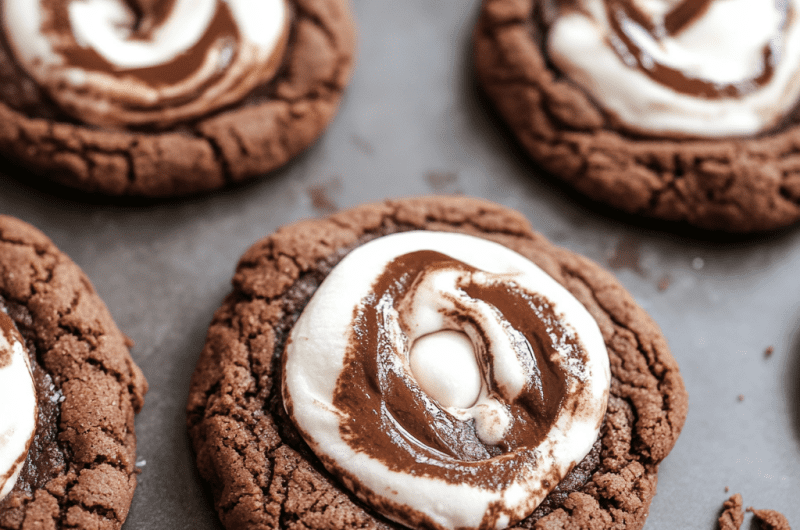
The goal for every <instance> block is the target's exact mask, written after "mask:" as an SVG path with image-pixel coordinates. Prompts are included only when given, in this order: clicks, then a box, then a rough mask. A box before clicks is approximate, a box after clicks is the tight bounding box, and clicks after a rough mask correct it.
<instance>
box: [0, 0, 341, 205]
mask: <svg viewBox="0 0 800 530" xmlns="http://www.w3.org/2000/svg"><path fill="white" fill-rule="evenodd" d="M11 2H13V3H11ZM90 4H91V5H90V6H88V9H84V8H85V7H86V6H84V5H83V3H80V2H76V1H74V0H64V1H63V2H61V1H60V2H51V3H44V2H42V3H39V2H38V0H3V2H2V3H0V11H1V13H0V15H2V16H0V21H7V20H8V19H9V18H10V17H13V16H17V17H19V19H20V20H29V19H32V18H33V19H35V17H34V16H33V15H31V14H30V13H28V12H27V11H26V10H28V11H30V10H32V9H33V8H32V7H30V6H32V5H40V6H41V5H46V6H47V9H48V10H53V13H55V15H54V16H52V17H50V18H53V19H55V20H62V19H63V20H66V18H67V14H66V12H67V11H68V12H69V17H70V18H69V20H70V23H71V24H72V27H74V28H83V30H84V32H83V33H76V32H78V31H79V29H70V26H69V25H68V24H62V26H63V27H61V26H59V25H58V24H57V23H55V24H54V23H52V21H50V19H49V18H48V17H49V16H50V15H52V14H53V13H49V12H46V13H44V14H43V15H41V18H42V19H43V20H44V22H42V23H41V24H40V26H39V27H36V26H34V27H33V28H32V29H30V30H29V31H28V32H27V33H25V31H24V28H23V29H18V28H22V27H23V26H25V24H21V23H20V24H17V23H15V24H14V25H13V26H12V27H14V28H15V31H14V33H13V34H14V35H15V34H16V33H19V36H17V37H15V38H16V39H17V40H18V41H19V43H18V45H17V47H16V48H15V47H14V46H13V45H12V41H13V39H12V38H11V35H12V32H9V31H6V35H5V38H4V39H0V121H2V124H3V125H2V126H0V153H2V154H4V155H5V156H6V157H7V158H8V159H9V160H11V161H12V162H14V163H16V164H19V165H21V166H24V167H27V168H29V169H32V170H34V171H35V172H36V173H37V174H42V175H44V176H46V177H47V178H50V179H52V180H55V181H56V182H58V183H60V184H63V185H66V186H70V187H75V188H78V189H80V190H83V191H87V192H93V193H101V194H108V195H131V196H145V197H168V196H176V195H185V194H190V193H196V192H204V191H209V190H214V189H217V188H220V187H223V186H225V185H227V184H230V183H236V182H240V181H243V180H246V179H249V178H252V177H255V176H258V175H261V174H264V173H266V172H268V171H271V170H273V169H275V168H277V167H279V166H281V165H283V164H285V163H286V162H287V161H289V160H290V159H291V158H292V157H294V156H296V155H297V154H299V153H300V152H301V151H303V150H304V149H306V148H307V147H308V146H309V145H310V144H312V143H313V142H314V141H315V140H316V139H317V137H318V136H319V135H320V134H321V133H322V131H323V129H324V128H325V127H326V126H327V124H328V123H329V122H330V120H331V119H332V118H333V116H334V114H335V112H336V109H337V108H338V105H339V101H340V99H341V97H342V92H343V90H344V88H345V86H346V84H347V82H348V80H349V77H350V72H351V69H352V65H353V54H354V47H355V34H354V25H353V20H352V15H351V12H350V6H349V2H348V0H270V1H269V2H255V3H253V2H252V1H250V0H235V1H233V0H230V1H223V0H202V1H201V2H198V3H196V4H193V3H192V2H191V1H189V0H159V1H155V2H153V1H141V0H139V1H133V0H92V2H90ZM17 5H19V7H15V6H17ZM87 5H88V4H87ZM8 6H11V7H8ZM172 6H178V7H177V8H176V9H179V10H180V13H179V14H180V15H181V16H183V14H187V15H191V16H187V17H186V18H187V21H186V23H182V21H181V20H170V19H169V15H170V13H171V12H170V11H169V9H171V8H172ZM165 8H166V9H167V13H166V14H165V13H164V10H165ZM15 9H16V11H20V12H22V14H21V15H20V14H16V11H15ZM215 9H216V12H215V11H214V10H215ZM255 9H258V10H261V11H263V12H265V13H264V14H263V16H262V13H255V15H254V16H249V14H248V13H249V11H248V10H255ZM59 10H61V11H64V13H61V12H60V11H59ZM150 12H152V13H154V14H148V13H150ZM231 12H232V13H233V15H231ZM74 13H77V14H74ZM143 13H144V14H143ZM215 13H216V14H215ZM276 13H278V14H280V13H283V15H282V18H280V20H283V21H284V25H283V26H275V24H273V23H272V22H273V21H274V20H275V19H276V17H277V16H278V15H277V14H276ZM45 15H48V16H45ZM56 15H57V16H56ZM103 17H106V18H103ZM115 17H116V18H115ZM165 17H166V18H165ZM203 17H205V18H203ZM232 17H233V19H234V20H230V19H231V18H232ZM259 17H261V18H259ZM120 18H121V19H122V22H120V21H119V19H120ZM262 19H263V20H262ZM13 20H16V19H13ZM165 20H166V22H165ZM162 23H163V24H164V26H165V27H166V30H168V31H167V32H166V33H164V34H161V33H158V30H159V28H161V26H160V24H162ZM203 24H206V25H205V26H204V25H203ZM52 26H56V27H55V29H53V27H52ZM176 27H177V28H179V29H178V30H175V31H174V35H172V34H170V33H169V32H171V31H173V30H174V28H176ZM40 28H45V29H46V31H48V32H52V31H60V32H61V33H56V36H57V37H58V38H55V37H54V38H53V39H52V42H51V43H48V42H47V41H41V40H37V41H35V42H34V43H33V44H30V45H28V44H27V41H28V40H30V39H32V38H34V37H36V36H37V33H36V32H37V31H39V32H40V33H42V34H43V33H44V31H40ZM87 28H88V29H87ZM94 28H99V29H98V30H97V31H96V33H93V31H94ZM143 28H144V29H143ZM187 28H188V29H187ZM198 28H199V29H198ZM267 28H269V29H267ZM190 31H195V34H189V33H188V32H190ZM203 31H205V32H206V33H203ZM125 32H128V33H130V35H128V33H125ZM148 32H150V33H148ZM181 32H184V33H181ZM120 34H121V35H122V37H121V38H120ZM31 35H34V37H32V36H31ZM48 35H49V33H48ZM152 35H155V36H156V37H158V38H161V40H157V39H156V37H152V39H153V42H156V44H154V45H153V46H152V48H153V49H152V50H151V49H147V47H146V46H140V45H142V43H145V44H147V43H148V42H149V41H148V39H150V38H151V36H152ZM164 35H166V36H164ZM187 35H189V36H187ZM243 35H244V36H246V37H247V39H248V40H247V41H244V40H243V39H244V38H245V37H243ZM265 35H266V36H265ZM162 37H163V38H162ZM268 37H270V38H271V39H272V40H270V39H269V38H268ZM192 38H193V39H195V40H194V41H192V40H191V39H192ZM104 39H105V40H104ZM115 39H116V40H115ZM232 39H238V47H237V46H236V43H234V44H231V41H232ZM259 39H261V40H263V41H264V42H260V41H259ZM63 41H67V42H69V43H72V45H71V47H70V46H66V45H62V42H63ZM162 41H163V42H162ZM251 41H253V42H251ZM86 42H89V44H90V45H93V46H95V48H89V47H87V46H86ZM242 42H245V44H246V45H247V46H245V45H244V44H242ZM53 43H56V44H57V46H56V44H53ZM176 43H177V44H176ZM181 46H182V47H181ZM259 46H260V47H259ZM61 47H63V48H64V49H63V50H62V49H61ZM50 48H53V49H55V51H56V52H58V53H61V55H60V56H56V55H54V54H53V53H50V52H53V49H50ZM142 48H144V51H142ZM42 49H44V50H49V52H48V53H49V55H48V53H44V52H42V53H41V54H40V55H34V56H31V55H32V54H33V53H36V52H39V51H41V50H42ZM197 49H200V52H202V53H205V55H204V56H201V57H198V55H199V53H196V52H197ZM20 50H24V51H20ZM265 50H266V51H265ZM269 50H272V53H271V54H269V53H268V52H269ZM181 52H183V53H181ZM100 53H103V54H105V55H103V56H102V57H100V56H99V54H100ZM159 54H160V55H159ZM170 54H172V55H170ZM176 54H177V55H176ZM162 56H163V59H162ZM42 57H44V58H45V59H47V60H52V63H53V65H55V66H53V65H48V64H46V66H48V67H49V68H50V69H49V70H47V69H45V70H44V71H43V72H40V71H39V70H41V68H39V65H40V64H41V63H42V62H43V59H42ZM54 57H55V58H54ZM58 57H67V58H68V59H69V61H72V63H69V64H73V63H74V64H77V65H81V67H82V68H83V65H88V66H86V67H85V68H83V69H81V68H72V69H64V68H62V69H61V70H59V67H60V65H59V60H56V59H57V58H58ZM240 59H241V64H240V62H238V61H240ZM115 60H116V61H119V63H115V62H113V61H115ZM159 61H160V62H159ZM248 61H250V62H248ZM60 62H64V61H60ZM109 63H110V64H112V65H114V66H113V67H112V66H109ZM23 65H24V66H23ZM118 65H124V66H125V68H127V69H126V70H122V71H121V73H120V72H119V71H117V70H115V68H116V69H120V68H123V66H118ZM142 65H144V66H142ZM226 68H227V69H226ZM231 72H232V73H231ZM203 76H205V77H203ZM95 77H96V78H97V79H99V81H96V82H95V81H93V80H94V78H95ZM87 79H88V81H87ZM165 80H166V81H165ZM90 82H91V83H94V84H91V83H90ZM108 86H110V87H111V88H107V87H108ZM64 87H66V88H64ZM192 98H194V99H192Z"/></svg>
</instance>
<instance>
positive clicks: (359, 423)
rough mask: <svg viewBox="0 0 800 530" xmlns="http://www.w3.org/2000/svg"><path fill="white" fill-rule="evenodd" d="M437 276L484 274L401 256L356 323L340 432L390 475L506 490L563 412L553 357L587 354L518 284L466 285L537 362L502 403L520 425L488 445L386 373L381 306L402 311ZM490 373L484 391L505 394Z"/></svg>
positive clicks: (405, 380) (453, 263) (342, 380)
mask: <svg viewBox="0 0 800 530" xmlns="http://www.w3.org/2000/svg"><path fill="white" fill-rule="evenodd" d="M436 270H457V271H461V272H467V273H469V272H478V271H477V269H474V268H472V267H470V266H468V265H466V264H464V263H462V262H460V261H457V260H455V259H453V258H450V257H449V256H445V255H443V254H440V253H438V252H435V251H419V252H413V253H410V254H406V255H403V256H400V257H399V258H397V259H395V260H394V261H392V262H391V263H390V264H389V265H388V266H387V268H386V270H385V271H384V273H383V274H382V275H381V276H380V277H379V279H378V280H377V281H376V282H375V284H374V286H373V291H372V293H371V294H370V295H369V296H368V297H367V299H366V300H365V303H364V304H363V307H362V308H361V309H359V310H358V311H357V314H356V315H354V332H353V334H352V337H351V342H350V347H349V351H348V352H347V354H346V358H345V363H344V364H345V368H344V369H343V370H342V373H341V374H340V376H339V379H338V381H337V385H336V390H335V392H334V398H333V404H334V406H335V407H336V408H337V409H339V410H340V411H342V412H343V414H344V417H345V419H343V421H342V422H341V424H340V434H341V435H342V438H343V439H344V440H345V441H346V442H347V443H348V444H349V445H350V446H351V447H352V448H353V449H354V450H356V451H359V452H362V453H366V454H368V455H369V456H370V457H371V458H374V459H376V460H379V461H381V462H383V463H384V464H385V465H386V466H387V467H388V468H389V469H391V470H394V471H398V472H406V473H411V474H413V475H415V476H433V477H437V478H440V479H443V480H446V481H448V482H450V483H455V484H462V483H463V484H470V485H481V486H485V487H490V488H501V487H503V485H505V484H509V483H511V482H512V481H513V480H514V479H515V477H516V476H517V475H518V473H519V470H520V469H521V468H520V466H522V465H526V464H528V463H530V462H532V461H535V459H536V457H535V456H534V453H535V451H536V448H537V446H538V445H539V444H540V443H541V442H542V440H543V439H544V438H545V436H546V435H547V433H548V432H549V431H550V429H551V428H552V426H553V425H554V423H555V420H556V417H557V415H558V414H559V412H560V410H561V408H562V404H563V402H564V399H565V396H566V394H567V383H566V378H567V375H566V374H565V373H564V372H563V371H562V369H561V368H560V366H559V365H557V364H556V363H555V362H553V361H551V359H552V358H558V356H568V357H570V358H571V359H575V360H576V361H578V362H580V360H583V359H585V355H586V354H585V352H584V351H583V348H582V346H581V344H580V342H579V340H577V339H576V338H575V337H573V335H572V334H571V333H569V332H568V331H567V329H566V328H565V327H564V325H563V323H562V322H561V320H560V318H559V317H558V315H556V314H555V313H554V312H553V310H552V307H551V304H550V303H549V302H548V300H547V299H545V298H544V297H542V296H541V295H539V294H536V293H527V292H525V291H524V290H522V289H520V288H519V287H518V286H515V285H514V284H512V283H488V284H481V285H478V284H476V283H470V284H468V285H463V286H460V287H461V288H462V289H463V290H464V292H465V293H466V294H467V295H468V296H470V297H472V298H475V299H480V300H483V301H484V302H487V303H489V304H490V305H492V306H494V307H495V308H496V309H497V310H498V311H499V313H501V314H502V315H503V317H504V318H505V319H506V320H507V321H508V322H509V323H510V324H511V326H512V327H513V328H515V329H516V330H518V331H519V332H521V333H522V334H523V335H524V336H525V338H526V339H527V345H525V346H523V345H521V344H517V345H516V346H517V347H518V348H519V350H518V351H517V352H516V353H517V355H518V356H519V357H520V358H524V357H525V356H530V357H532V359H533V363H531V364H532V370H531V372H530V373H529V374H528V376H529V377H528V379H529V380H528V383H527V384H526V386H525V388H524V389H523V390H522V392H521V393H520V394H519V396H517V397H516V398H515V399H513V400H512V401H511V402H510V403H506V404H505V405H506V407H507V409H508V410H509V412H510V415H511V417H512V418H513V420H512V423H511V424H510V425H509V427H508V430H507V431H506V433H505V436H504V438H503V440H502V441H501V442H500V443H498V444H497V445H487V444H485V443H483V442H482V441H481V440H480V439H479V438H478V436H477V434H476V432H475V428H474V424H473V422H472V421H469V422H464V421H460V420H458V419H456V418H455V417H453V416H452V415H451V414H450V413H448V412H447V411H446V410H444V409H443V408H442V407H441V406H440V405H439V404H438V403H437V402H436V401H435V400H433V399H432V398H430V397H429V396H427V395H426V394H425V393H424V392H423V391H422V390H421V389H420V388H419V386H418V385H417V383H416V382H415V381H414V380H413V378H412V377H410V376H409V375H408V374H407V373H403V372H400V373H398V371H394V370H391V369H389V367H391V361H390V358H391V357H392V356H394V355H396V352H395V351H394V349H393V345H392V342H391V340H390V339H389V336H388V335H387V334H388V331H387V326H386V325H385V324H384V322H383V317H382V312H381V311H380V309H379V307H378V304H380V303H381V302H382V301H383V303H386V302H387V301H388V302H389V303H390V304H391V305H393V306H394V307H398V306H399V304H400V303H401V301H402V299H403V298H404V297H405V296H407V295H409V293H410V291H411V287H412V285H413V284H414V281H415V280H416V279H417V278H418V277H419V276H420V274H422V273H423V271H427V272H431V271H436ZM467 315H468V313H467V312H466V311H463V312H459V314H458V315H449V316H450V317H453V318H455V319H464V320H468V319H469V318H470V317H469V316H467ZM401 321H402V319H401ZM465 324H466V325H470V324H471V323H469V322H465ZM472 324H474V323H472ZM473 327H474V328H478V327H479V326H473ZM483 342H484V344H483V345H477V347H476V351H477V355H478V357H479V358H480V359H479V361H480V362H479V365H482V366H484V367H489V366H491V362H490V360H489V359H488V357H489V356H491V355H492V352H491V346H490V344H489V343H488V340H486V339H484V341H483ZM528 345H529V346H528ZM409 346H410V345H409ZM484 372H485V373H484V384H486V385H487V386H488V387H489V389H490V391H491V392H492V393H493V394H495V395H498V396H499V395H500V392H499V390H498V385H497V383H496V382H495V381H494V377H493V374H492V373H491V370H488V369H484ZM493 457H501V458H493Z"/></svg>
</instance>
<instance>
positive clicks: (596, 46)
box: [474, 0, 800, 232]
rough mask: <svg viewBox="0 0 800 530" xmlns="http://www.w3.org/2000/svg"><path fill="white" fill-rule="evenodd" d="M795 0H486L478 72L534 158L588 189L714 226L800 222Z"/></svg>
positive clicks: (478, 35)
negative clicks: (772, 0)
mask: <svg viewBox="0 0 800 530" xmlns="http://www.w3.org/2000/svg"><path fill="white" fill-rule="evenodd" d="M789 4H791V5H792V7H791V9H796V8H797V7H798V6H797V5H795V2H794V1H792V2H787V3H785V4H781V5H780V6H779V5H777V4H775V5H774V6H773V5H772V4H769V5H767V4H759V5H758V6H755V5H753V6H751V7H753V9H757V10H759V11H757V12H754V13H749V12H742V13H739V12H730V13H729V12H727V11H729V10H731V9H734V10H736V9H738V8H737V7H736V6H733V4H730V3H725V2H717V1H709V2H673V3H670V2H654V3H649V4H647V5H645V3H643V2H638V1H633V2H628V1H617V0H578V1H577V2H565V1H560V0H484V1H483V3H482V7H481V11H480V16H479V21H478V24H477V27H476V29H475V33H474V47H475V48H474V49H475V64H476V69H477V74H478V78H479V82H480V84H481V86H482V87H483V89H484V90H485V92H486V94H487V95H488V96H489V98H490V99H491V100H492V101H493V102H494V104H495V105H496V107H497V109H498V110H499V112H500V114H501V115H502V117H503V118H504V119H505V121H506V122H507V123H508V125H509V126H510V128H511V130H512V132H513V133H514V134H515V135H516V137H517V138H518V140H519V141H520V143H521V144H522V146H523V147H524V148H525V149H526V150H527V151H528V153H529V154H530V155H531V156H532V157H533V159H534V160H535V161H536V162H538V163H539V164H540V165H541V166H542V167H543V168H544V169H545V170H546V171H548V172H549V173H551V174H553V175H555V176H557V177H559V178H561V179H563V180H564V181H566V182H567V183H569V184H570V185H571V186H573V187H575V188H576V189H577V190H579V191H580V192H582V193H584V194H586V195H587V196H589V197H590V198H592V199H594V200H597V201H600V202H604V203H606V204H608V205H611V206H612V207H614V208H618V209H621V210H624V211H625V212H630V213H633V214H641V215H645V216H651V217H657V218H661V219H666V220H670V221H682V222H688V223H690V224H693V225H696V226H700V227H703V228H706V229H712V230H722V231H730V232H753V231H760V230H769V229H774V228H778V227H782V226H786V225H789V224H791V223H794V222H795V221H797V220H798V219H800V157H799V156H798V155H797V145H798V144H800V125H798V121H797V118H796V115H797V111H796V106H797V105H796V103H797V101H798V99H800V98H798V95H799V94H798V92H799V91H800V72H798V67H797V65H798V64H800V62H799V61H798V59H800V23H798V21H797V20H795V19H794V17H787V16H786V11H785V10H786V9H790V7H788V6H789ZM740 7H741V6H740ZM662 8H663V9H662ZM648 10H650V11H648ZM756 20H757V21H758V22H754V21H756ZM730 21H735V23H731V22H730ZM742 24H743V25H745V26H746V28H745V29H742V28H741V27H740V25H742ZM751 24H755V26H753V27H750V25H751ZM712 34H713V35H715V37H714V38H715V39H716V40H715V41H713V42H711V41H709V40H707V39H706V40H703V38H702V35H712ZM742 35H747V37H746V38H742ZM781 42H782V43H783V44H782V45H783V49H784V51H785V53H783V54H779V53H777V51H776V49H775V48H774V47H775V46H776V45H777V44H776V43H781ZM673 52H674V54H673Z"/></svg>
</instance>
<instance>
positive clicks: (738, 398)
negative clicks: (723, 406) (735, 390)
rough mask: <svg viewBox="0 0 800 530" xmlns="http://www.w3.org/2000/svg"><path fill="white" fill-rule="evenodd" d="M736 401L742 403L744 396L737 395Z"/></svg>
mask: <svg viewBox="0 0 800 530" xmlns="http://www.w3.org/2000/svg"><path fill="white" fill-rule="evenodd" d="M736 399H737V400H739V401H744V394H739V395H738V396H736Z"/></svg>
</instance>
